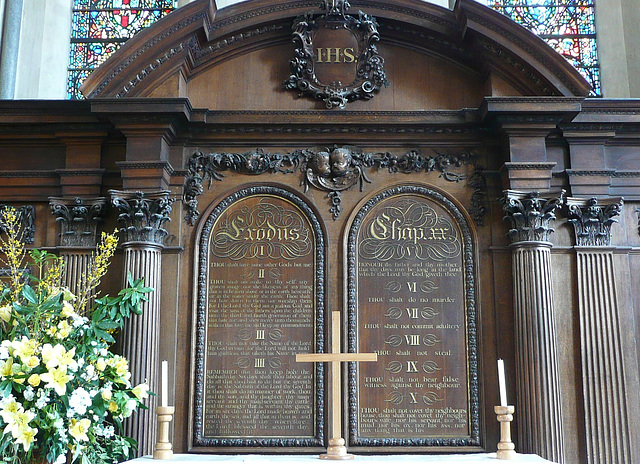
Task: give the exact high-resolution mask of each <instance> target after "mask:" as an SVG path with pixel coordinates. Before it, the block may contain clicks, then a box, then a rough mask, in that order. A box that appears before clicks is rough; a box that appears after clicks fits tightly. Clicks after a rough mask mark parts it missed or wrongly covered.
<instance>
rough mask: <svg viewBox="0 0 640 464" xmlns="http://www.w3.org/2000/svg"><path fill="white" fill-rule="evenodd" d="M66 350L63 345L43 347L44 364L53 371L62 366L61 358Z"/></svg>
mask: <svg viewBox="0 0 640 464" xmlns="http://www.w3.org/2000/svg"><path fill="white" fill-rule="evenodd" d="M64 352H65V349H64V346H62V345H56V346H52V345H51V344H49V343H45V344H44V345H42V362H44V365H45V366H47V369H49V370H51V369H53V368H54V367H57V366H58V365H59V364H60V358H61V357H62V355H63V354H64Z"/></svg>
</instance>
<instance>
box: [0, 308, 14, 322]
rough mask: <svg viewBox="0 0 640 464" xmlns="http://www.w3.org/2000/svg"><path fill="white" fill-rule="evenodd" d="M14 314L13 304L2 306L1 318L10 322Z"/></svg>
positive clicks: (0, 309)
mask: <svg viewBox="0 0 640 464" xmlns="http://www.w3.org/2000/svg"><path fill="white" fill-rule="evenodd" d="M12 314H13V311H12V310H11V306H9V305H4V306H0V319H2V320H3V321H5V322H9V321H10V320H11V316H12Z"/></svg>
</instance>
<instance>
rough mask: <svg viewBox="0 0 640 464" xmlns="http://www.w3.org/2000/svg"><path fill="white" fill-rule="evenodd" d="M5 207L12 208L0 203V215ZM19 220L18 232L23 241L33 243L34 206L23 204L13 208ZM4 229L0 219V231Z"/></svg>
mask: <svg viewBox="0 0 640 464" xmlns="http://www.w3.org/2000/svg"><path fill="white" fill-rule="evenodd" d="M6 208H12V206H10V205H4V204H2V205H0V217H1V215H2V212H3V211H4V210H5V209H6ZM15 210H16V213H17V214H18V219H19V221H20V233H21V234H22V241H23V242H24V243H33V242H34V241H35V236H36V208H35V207H34V206H32V205H25V206H20V207H18V208H15ZM4 231H5V226H4V224H3V223H2V221H0V232H4Z"/></svg>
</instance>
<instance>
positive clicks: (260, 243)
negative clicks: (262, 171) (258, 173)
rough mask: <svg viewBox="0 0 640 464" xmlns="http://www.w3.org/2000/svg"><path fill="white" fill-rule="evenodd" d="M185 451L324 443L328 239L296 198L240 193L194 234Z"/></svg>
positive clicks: (283, 193) (270, 189)
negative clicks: (305, 356)
mask: <svg viewBox="0 0 640 464" xmlns="http://www.w3.org/2000/svg"><path fill="white" fill-rule="evenodd" d="M196 253H197V262H198V266H197V274H198V275H197V284H196V285H197V307H196V315H195V337H194V340H195V349H194V353H195V364H194V387H193V388H194V394H193V398H194V400H193V405H192V408H191V415H192V420H191V421H190V422H191V423H192V424H193V426H192V427H193V432H192V434H191V439H192V446H191V448H192V449H193V450H196V451H201V450H202V451H207V450H212V449H220V448H226V449H229V448H242V449H245V450H246V449H247V448H251V447H271V448H283V447H284V448H302V449H304V448H309V447H318V446H323V445H324V387H323V384H324V380H323V376H324V374H323V366H322V364H318V365H317V366H315V367H314V366H313V365H308V364H298V363H296V362H295V355H296V354H297V353H305V352H306V353H308V352H314V351H315V352H322V351H324V346H325V343H324V336H323V334H324V300H325V294H324V293H325V290H324V287H325V238H324V233H323V230H322V227H321V226H320V223H319V221H318V218H317V217H316V214H315V213H314V212H313V210H312V209H311V208H310V207H309V205H308V204H307V203H305V202H304V201H303V200H302V199H301V198H300V197H298V196H297V195H295V194H293V193H291V192H290V191H288V190H285V189H282V188H279V187H275V186H255V187H248V188H242V189H240V190H238V191H237V192H235V193H233V194H231V195H229V196H227V197H226V198H224V199H223V200H222V201H221V202H220V203H219V204H217V205H216V206H215V207H214V208H213V209H212V210H211V211H210V213H209V214H208V215H207V216H206V219H205V222H204V225H203V227H202V230H201V232H200V235H199V238H198V247H197V249H196Z"/></svg>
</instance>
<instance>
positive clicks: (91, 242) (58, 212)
mask: <svg viewBox="0 0 640 464" xmlns="http://www.w3.org/2000/svg"><path fill="white" fill-rule="evenodd" d="M49 206H50V207H51V213H52V214H53V215H54V216H56V222H58V223H60V228H61V231H60V245H61V246H79V247H92V246H95V244H96V231H97V227H98V222H100V221H102V219H103V218H104V216H105V214H106V212H107V200H106V198H86V199H85V198H79V197H76V198H56V197H51V198H49Z"/></svg>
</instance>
